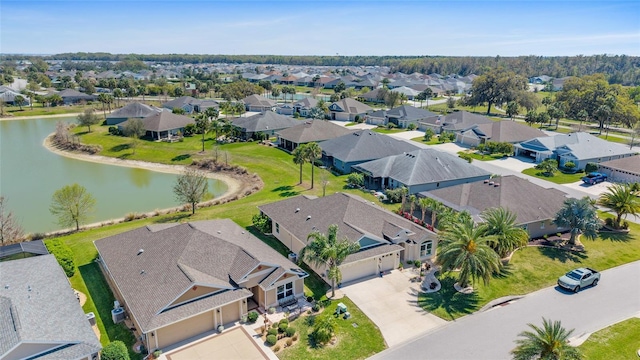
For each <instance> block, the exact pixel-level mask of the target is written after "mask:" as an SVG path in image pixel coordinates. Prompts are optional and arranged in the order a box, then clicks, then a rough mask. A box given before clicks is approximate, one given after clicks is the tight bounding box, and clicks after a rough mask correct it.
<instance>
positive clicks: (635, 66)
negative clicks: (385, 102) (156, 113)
mask: <svg viewBox="0 0 640 360" xmlns="http://www.w3.org/2000/svg"><path fill="white" fill-rule="evenodd" d="M2 58H3V60H19V59H24V58H25V56H24V55H3V56H2ZM44 59H56V60H71V61H73V60H76V61H77V60H93V61H126V60H128V61H132V60H141V61H153V62H172V63H192V64H199V63H231V64H240V63H255V64H281V65H309V66H322V65H326V66H388V67H390V68H391V70H392V71H393V72H397V71H400V72H403V73H413V72H419V73H423V74H431V73H437V74H441V75H449V74H457V75H461V76H464V75H469V74H478V75H480V74H482V73H484V72H486V71H487V70H489V69H491V68H495V67H498V66H502V67H504V68H506V69H508V70H511V71H514V72H515V73H517V74H521V75H524V76H526V77H531V76H539V75H548V76H551V77H553V78H561V77H565V76H584V75H591V74H595V73H603V74H605V75H606V76H607V78H608V80H609V82H610V83H612V84H623V85H637V84H640V57H638V56H627V55H593V56H582V55H578V56H552V57H545V56H533V55H530V56H518V57H501V56H496V57H474V56H459V57H457V56H422V57H416V56H287V55H192V54H151V55H145V54H110V53H85V52H79V53H64V54H57V55H51V56H45V57H44Z"/></svg>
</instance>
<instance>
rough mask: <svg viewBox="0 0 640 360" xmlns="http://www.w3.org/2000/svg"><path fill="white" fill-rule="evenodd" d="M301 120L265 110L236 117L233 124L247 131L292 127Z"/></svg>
mask: <svg viewBox="0 0 640 360" xmlns="http://www.w3.org/2000/svg"><path fill="white" fill-rule="evenodd" d="M300 123H301V122H300V121H299V120H296V119H294V118H291V117H288V116H284V115H280V114H276V113H275V112H273V111H265V112H262V113H260V114H255V115H252V116H248V117H239V118H237V119H234V120H233V122H232V124H233V126H236V127H238V128H240V129H244V131H246V132H257V131H271V130H281V129H286V128H290V127H292V126H295V125H298V124H300Z"/></svg>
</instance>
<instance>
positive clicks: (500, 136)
mask: <svg viewBox="0 0 640 360" xmlns="http://www.w3.org/2000/svg"><path fill="white" fill-rule="evenodd" d="M469 131H474V132H475V133H476V134H477V135H478V137H484V138H487V139H488V140H491V141H497V142H508V143H517V142H522V141H527V140H531V139H533V138H537V137H543V136H547V134H545V133H544V132H542V131H540V130H539V129H536V128H534V127H531V126H527V125H523V124H520V123H517V122H515V121H509V120H503V121H494V122H491V123H487V124H479V125H478V126H477V127H476V128H474V129H471V130H469Z"/></svg>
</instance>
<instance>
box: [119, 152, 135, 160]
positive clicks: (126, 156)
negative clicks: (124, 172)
mask: <svg viewBox="0 0 640 360" xmlns="http://www.w3.org/2000/svg"><path fill="white" fill-rule="evenodd" d="M131 156H133V153H126V154H122V155H118V159H128V158H130V157H131Z"/></svg>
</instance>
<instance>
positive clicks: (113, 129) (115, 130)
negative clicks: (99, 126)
mask: <svg viewBox="0 0 640 360" xmlns="http://www.w3.org/2000/svg"><path fill="white" fill-rule="evenodd" d="M109 134H111V135H117V136H120V135H122V131H120V129H118V128H117V127H115V126H109Z"/></svg>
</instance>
